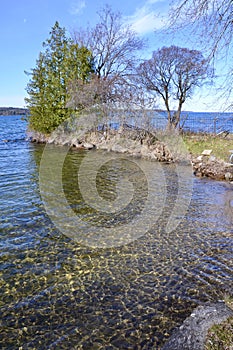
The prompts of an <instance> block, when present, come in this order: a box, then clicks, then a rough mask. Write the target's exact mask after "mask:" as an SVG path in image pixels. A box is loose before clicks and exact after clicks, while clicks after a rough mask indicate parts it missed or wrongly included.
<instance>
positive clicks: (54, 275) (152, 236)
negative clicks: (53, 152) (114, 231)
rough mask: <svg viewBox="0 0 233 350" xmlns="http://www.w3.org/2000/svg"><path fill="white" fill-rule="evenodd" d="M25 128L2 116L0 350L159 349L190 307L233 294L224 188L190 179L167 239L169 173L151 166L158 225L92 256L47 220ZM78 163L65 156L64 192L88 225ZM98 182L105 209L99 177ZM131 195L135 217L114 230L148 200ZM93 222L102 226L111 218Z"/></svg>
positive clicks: (173, 191) (73, 155) (37, 153)
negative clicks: (160, 190) (160, 198)
mask: <svg viewBox="0 0 233 350" xmlns="http://www.w3.org/2000/svg"><path fill="white" fill-rule="evenodd" d="M25 128H26V124H25V122H23V121H21V120H20V117H17V116H14V117H0V188H1V192H0V193H1V201H0V213H1V222H0V315H1V317H0V320H1V325H0V327H1V328H0V334H1V335H0V348H1V349H109V350H110V349H158V348H159V347H160V346H161V345H162V344H163V343H164V341H165V340H166V339H167V338H168V336H169V334H170V333H171V331H172V329H173V328H174V327H176V326H178V325H180V324H181V323H182V321H183V320H184V319H185V317H186V316H188V315H189V314H190V312H191V311H192V309H193V308H194V307H195V306H197V305H199V304H201V303H203V302H206V301H210V300H211V301H215V300H219V299H222V298H223V297H224V296H225V295H228V294H232V287H233V259H232V257H233V250H232V243H233V237H232V234H233V229H232V215H233V214H232V199H233V198H232V197H233V193H232V191H233V190H232V187H230V185H227V184H225V183H222V182H215V181H208V180H199V179H196V178H195V179H194V184H193V186H194V187H193V192H192V200H191V203H190V206H189V209H188V211H187V213H186V216H185V218H184V219H183V221H182V222H181V223H180V225H179V226H178V227H177V228H176V229H175V230H174V231H172V232H171V233H169V234H168V233H166V230H165V225H166V222H167V218H168V216H169V215H170V212H171V207H172V206H173V205H174V201H175V199H176V197H177V174H176V169H175V167H174V166H172V165H159V166H160V167H161V166H162V171H163V172H164V174H165V177H166V190H167V196H166V200H165V202H164V208H163V211H162V214H161V215H160V216H159V218H158V220H157V221H156V223H155V224H154V225H153V226H152V227H151V228H150V230H149V231H148V232H147V233H145V234H144V235H143V236H141V237H139V238H138V239H136V240H134V241H132V242H131V243H129V244H125V245H123V246H118V247H108V248H92V247H91V246H85V245H82V244H79V243H78V242H77V241H74V240H72V239H71V238H69V237H67V236H66V235H64V234H63V233H62V232H60V231H59V230H58V229H57V228H56V227H55V225H54V224H53V222H52V221H51V219H50V217H49V216H48V214H47V213H46V211H45V208H44V205H43V202H42V200H41V196H40V190H39V182H38V181H39V163H40V159H41V155H42V152H43V146H40V145H34V144H30V143H28V142H27V141H25ZM5 140H8V142H5ZM58 152H59V148H58ZM85 156H86V153H85V152H77V151H76V152H75V151H70V152H69V153H68V155H67V157H66V161H65V165H64V169H63V187H64V193H65V196H66V198H67V201H68V203H69V205H70V207H72V209H73V210H74V211H75V212H76V213H79V215H81V214H83V216H84V218H85V220H89V219H90V217H91V220H94V221H95V213H94V212H93V211H90V210H89V209H88V208H87V206H86V205H85V203H84V200H83V197H82V195H81V194H80V192H79V189H78V187H77V169H78V167H79V165H80V163H81V162H82V161H83V159H84V157H85ZM154 166H155V167H156V166H158V165H156V163H154ZM155 170H156V168H155ZM129 171H130V169H129ZM132 171H133V172H134V176H135V181H138V178H137V174H136V171H135V170H134V169H133V170H132ZM138 176H139V178H140V176H141V175H140V174H138ZM53 178H54V174H51V176H50V177H49V181H51V182H53ZM98 181H99V183H100V194H102V195H105V196H106V197H107V196H109V199H110V200H111V197H114V193H115V192H114V186H113V181H112V178H111V176H110V175H109V174H108V173H107V176H106V170H105V169H104V168H103V169H102V172H100V174H99V177H98ZM156 181H157V182H158V185H160V183H159V181H160V179H159V176H158V177H157V178H156ZM190 181H191V179H190ZM107 185H110V191H109V192H108V191H107V193H105V194H104V193H103V192H104V191H105V190H106V188H105V187H107ZM163 185H164V183H163V182H161V186H163ZM101 186H102V187H101ZM143 186H144V185H143ZM143 186H142V187H143ZM112 187H113V188H112ZM143 188H144V187H143ZM101 191H102V193H101ZM138 191H139V192H138V193H139V195H138V197H137V198H136V199H135V201H132V203H135V208H134V206H133V204H132V205H131V207H129V208H128V210H127V211H125V212H124V213H123V216H122V217H121V216H120V215H119V216H118V219H117V220H118V221H119V220H120V221H121V224H122V225H123V224H124V223H125V221H126V219H127V218H126V216H127V215H128V220H131V215H133V214H134V210H135V211H136V212H137V211H139V212H140V210H141V207H140V200H139V199H140V198H141V199H142V202H143V203H144V202H145V200H146V195H145V193H140V191H141V187H140V186H139V185H138ZM185 195H186V194H185V193H184V196H185ZM187 195H188V194H187ZM143 205H144V204H143ZM110 216H112V215H110ZM98 220H102V221H99V222H101V224H103V225H105V226H108V220H109V216H107V217H99V218H98ZM117 224H119V222H118V223H117ZM93 227H94V225H93ZM110 227H111V225H110ZM122 227H123V226H122ZM135 229H136V228H135Z"/></svg>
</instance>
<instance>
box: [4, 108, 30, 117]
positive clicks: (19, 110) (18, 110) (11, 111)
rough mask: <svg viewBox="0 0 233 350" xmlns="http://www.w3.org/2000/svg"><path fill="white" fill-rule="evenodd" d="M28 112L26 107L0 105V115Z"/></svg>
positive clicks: (24, 113) (25, 113)
mask: <svg viewBox="0 0 233 350" xmlns="http://www.w3.org/2000/svg"><path fill="white" fill-rule="evenodd" d="M28 113H29V110H28V109H27V108H18V107H0V116H2V115H3V116H6V115H8V116H12V115H27V114H28Z"/></svg>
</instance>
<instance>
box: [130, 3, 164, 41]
mask: <svg viewBox="0 0 233 350" xmlns="http://www.w3.org/2000/svg"><path fill="white" fill-rule="evenodd" d="M166 7H167V6H166V4H165V1H164V0H147V1H146V2H145V3H144V5H143V6H142V7H140V8H137V9H136V11H135V12H134V14H133V15H131V16H128V17H127V18H126V22H127V23H129V24H131V25H132V27H133V29H134V30H135V31H136V32H137V33H139V34H146V33H150V32H153V31H154V30H156V29H161V28H163V27H164V26H165V24H166V14H167V13H165V9H166Z"/></svg>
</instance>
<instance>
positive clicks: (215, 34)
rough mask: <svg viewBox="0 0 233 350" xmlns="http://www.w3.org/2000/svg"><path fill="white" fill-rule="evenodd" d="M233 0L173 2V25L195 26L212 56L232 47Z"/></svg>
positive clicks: (182, 0) (178, 0) (174, 0)
mask: <svg viewBox="0 0 233 350" xmlns="http://www.w3.org/2000/svg"><path fill="white" fill-rule="evenodd" d="M232 12H233V2H232V0H195V1H194V0H173V6H172V8H171V12H170V18H171V23H172V24H173V25H175V26H176V27H180V26H184V25H188V26H190V24H191V25H194V27H195V31H196V32H198V33H199V34H201V36H202V40H203V41H204V42H205V45H206V46H208V47H209V48H210V49H211V53H212V55H213V54H215V53H216V52H217V51H218V50H223V49H228V48H229V46H231V45H232V38H233V22H232Z"/></svg>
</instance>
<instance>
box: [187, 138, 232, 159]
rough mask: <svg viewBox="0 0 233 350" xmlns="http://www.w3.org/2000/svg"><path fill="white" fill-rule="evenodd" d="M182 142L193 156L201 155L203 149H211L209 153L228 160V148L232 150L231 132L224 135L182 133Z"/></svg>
mask: <svg viewBox="0 0 233 350" xmlns="http://www.w3.org/2000/svg"><path fill="white" fill-rule="evenodd" d="M183 139H184V143H185V144H186V147H187V149H188V150H189V152H190V153H191V154H193V155H194V156H198V155H201V153H202V152H203V151H204V150H205V149H212V153H211V155H213V156H215V157H217V158H219V159H222V160H224V161H226V162H228V161H229V157H230V152H229V151H230V150H233V134H229V135H227V136H226V137H223V136H215V135H206V134H205V135H202V134H200V135H199V134H195V135H184V137H183Z"/></svg>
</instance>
